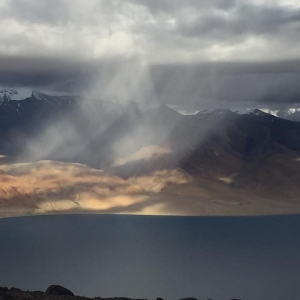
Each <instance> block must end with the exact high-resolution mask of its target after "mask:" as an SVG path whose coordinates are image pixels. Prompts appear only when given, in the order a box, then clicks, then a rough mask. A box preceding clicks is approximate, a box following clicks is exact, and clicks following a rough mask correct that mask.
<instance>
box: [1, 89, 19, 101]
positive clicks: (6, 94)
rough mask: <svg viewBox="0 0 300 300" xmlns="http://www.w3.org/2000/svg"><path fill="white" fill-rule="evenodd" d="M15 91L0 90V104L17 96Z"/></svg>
mask: <svg viewBox="0 0 300 300" xmlns="http://www.w3.org/2000/svg"><path fill="white" fill-rule="evenodd" d="M17 94H18V92H17V91H16V90H0V103H1V104H2V103H4V102H8V101H10V100H11V98H12V97H13V96H14V95H17Z"/></svg>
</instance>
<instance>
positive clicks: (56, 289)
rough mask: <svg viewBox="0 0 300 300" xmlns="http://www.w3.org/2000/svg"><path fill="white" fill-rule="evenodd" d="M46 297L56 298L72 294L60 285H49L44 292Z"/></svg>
mask: <svg viewBox="0 0 300 300" xmlns="http://www.w3.org/2000/svg"><path fill="white" fill-rule="evenodd" d="M45 294H46V295H56V296H74V294H73V293H72V292H71V291H70V290H68V289H66V288H64V287H63V286H60V285H50V286H49V287H48V288H47V290H46V292H45Z"/></svg>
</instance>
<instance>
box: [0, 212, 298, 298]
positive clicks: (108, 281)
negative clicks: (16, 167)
mask: <svg viewBox="0 0 300 300" xmlns="http://www.w3.org/2000/svg"><path fill="white" fill-rule="evenodd" d="M50 284H61V285H63V286H65V287H67V288H69V289H71V290H72V291H73V292H74V293H75V294H78V295H84V296H93V297H94V296H101V297H108V296H112V297H114V296H127V297H142V298H148V299H155V298H156V297H164V298H165V299H167V300H169V299H170V300H171V299H179V298H182V297H187V296H194V297H196V298H198V299H208V298H212V299H231V298H239V299H243V300H252V299H253V300H254V299H255V300H257V299H262V300H282V299H299V297H300V216H278V217H250V218H248V217H247V218H238V217H228V218H224V217H210V218H203V217H144V216H120V215H110V216H109V215H106V216H104V215H74V216H70V215H66V216H43V217H22V218H10V219H0V286H9V287H10V286H16V287H19V288H22V289H25V290H45V289H46V288H47V286H49V285H50Z"/></svg>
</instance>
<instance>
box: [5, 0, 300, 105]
mask: <svg viewBox="0 0 300 300" xmlns="http://www.w3.org/2000/svg"><path fill="white" fill-rule="evenodd" d="M0 26H1V29H2V30H1V34H0V69H1V76H0V85H1V86H28V87H47V88H48V89H50V90H51V89H53V90H61V91H73V92H74V91H75V92H78V91H80V90H81V89H82V88H87V87H91V86H93V85H95V82H97V80H98V78H99V76H100V77H101V78H102V79H103V73H104V71H105V74H110V75H109V76H110V78H114V77H115V76H117V77H118V76H119V70H118V66H119V64H120V63H121V66H122V65H123V64H124V61H125V63H126V64H127V63H128V61H129V62H130V61H134V62H136V61H138V62H139V64H141V65H145V64H147V65H148V66H149V70H150V73H153V74H156V73H155V72H157V70H158V69H160V70H159V73H161V74H164V77H163V78H162V79H163V81H161V78H160V79H159V80H158V79H157V77H153V81H154V83H153V86H154V90H155V91H156V92H158V91H159V90H164V91H166V90H169V89H171V90H172V89H173V90H176V89H177V90H178V84H176V82H177V79H179V78H177V77H176V76H177V75H174V74H171V75H170V76H169V79H170V80H168V79H167V78H166V77H165V73H166V72H169V71H168V70H169V68H170V65H171V66H172V67H174V66H175V67H176V72H175V73H176V74H178V72H179V74H180V72H182V66H184V68H183V69H185V71H184V72H183V76H185V78H182V77H181V79H182V80H181V83H180V85H181V86H183V83H184V84H186V85H185V87H184V89H183V90H180V93H179V94H183V96H181V98H180V99H182V98H183V97H184V98H186V99H190V98H193V97H195V98H197V99H198V100H199V99H200V100H199V101H201V99H203V98H205V97H206V94H207V93H208V92H206V90H207V87H205V86H207V85H210V86H214V87H212V89H213V90H214V91H213V92H210V93H208V95H207V98H215V99H220V98H222V99H225V100H226V101H230V100H231V99H232V98H235V97H233V95H231V93H232V92H231V90H232V88H233V86H232V83H231V84H229V83H228V82H232V81H236V80H238V81H239V80H240V79H239V76H237V75H235V78H233V77H230V76H229V77H228V76H226V79H225V80H224V76H223V77H222V79H220V78H219V77H218V76H219V70H222V72H221V73H222V74H223V73H224V66H226V65H228V63H231V64H230V68H229V72H231V73H232V70H234V71H235V73H243V74H249V73H251V74H252V75H251V76H250V77H251V78H252V79H251V80H250V83H251V84H254V85H255V84H256V82H257V83H258V85H261V84H262V83H261V82H262V81H261V79H263V85H264V86H266V88H263V89H267V90H268V89H269V87H271V86H274V85H275V86H276V85H277V83H278V78H275V77H276V76H275V77H274V68H275V69H276V70H277V71H276V72H279V73H280V74H282V73H284V74H291V72H293V75H285V76H283V77H284V78H283V81H281V80H279V81H280V82H281V83H280V84H281V85H283V86H284V82H289V81H290V79H291V78H294V77H295V76H296V75H295V74H298V69H299V66H300V63H299V61H298V59H299V58H300V57H299V54H298V53H300V43H299V40H300V5H299V2H298V1H297V0H249V1H246V0H211V1H208V0H203V1H197V0H187V1H179V0H173V1H168V0H160V1H158V0H157V1H154V0H141V1H137V0H127V1H121V0H114V1H111V0H86V1H84V2H82V1H81V0H72V1H71V0H53V1H39V0H26V1H25V0H4V1H1V3H0ZM291 61H292V63H291ZM209 63H211V65H210V67H209V69H207V66H206V67H204V68H203V67H202V66H203V64H209ZM178 64H180V67H178ZM195 64H197V66H196V67H197V68H198V70H200V69H201V70H202V71H196V73H197V74H196V75H199V74H198V73H199V72H200V73H201V76H200V77H195V66H194V65H195ZM232 64H233V65H235V66H238V67H233V68H232V67H231V66H232ZM249 64H253V65H249ZM135 65H136V63H135ZM166 65H167V66H166ZM191 66H192V67H191ZM199 66H200V67H199ZM274 66H275V67H274ZM121 68H122V69H123V67H121ZM187 69H188V71H187ZM291 69H292V70H291ZM153 70H154V71H153ZM203 70H204V71H205V70H208V72H204V71H203ZM130 71H131V70H129V71H128V72H129V73H130ZM134 72H135V68H133V70H132V73H130V76H132V77H133V76H135V74H133V73H134ZM186 72H187V73H188V74H187V73H186ZM276 72H275V73H276ZM225 73H228V70H227V69H226V68H225ZM261 73H263V74H264V75H263V76H260V75H256V76H254V75H253V74H261ZM99 74H100V75H99ZM268 74H272V75H270V76H269V75H268ZM223 75H224V74H223ZM126 76H128V75H126ZM174 76H175V79H174ZM178 76H179V75H178ZM193 76H194V77H193ZM280 76H282V75H279V77H280ZM290 76H292V77H290ZM297 76H298V75H297ZM297 76H296V77H297ZM179 77H180V76H179ZM262 77H263V78H262ZM228 78H229V79H228ZM253 78H254V79H253ZM297 78H298V77H297ZM200 79H201V80H200ZM199 80H200V81H201V85H202V88H203V89H202V90H201V91H198V92H197V91H196V90H197V87H198V86H199V84H196V85H195V83H194V84H193V82H196V83H197V82H198V81H199ZM242 81H243V80H242ZM101 82H102V81H101ZM224 82H225V83H224ZM270 82H271V83H270ZM174 84H175V85H174ZM241 84H242V88H241V89H237V92H239V91H240V90H244V83H241ZM228 85H229V86H228ZM224 86H225V87H224ZM173 87H174V88H173ZM187 87H189V88H188V90H189V93H188V94H184V93H186V90H187ZM258 88H260V87H258ZM223 89H224V92H223ZM191 90H194V91H193V92H192V95H191ZM267 90H266V91H263V92H261V93H258V94H259V95H258V96H256V95H255V97H254V98H255V99H256V101H260V100H261V99H264V97H267V96H268V94H269V92H268V91H267ZM289 90H290V88H289ZM294 90H295V91H294ZM298 92H299V91H298V89H297V87H296V86H294V85H293V87H292V88H291V91H289V94H292V95H293V96H292V98H293V99H295V97H297V96H295V95H298ZM228 93H229V94H228ZM173 94H174V93H173ZM213 94H214V95H213ZM217 94H218V96H217V97H216V95H217ZM244 96H245V95H243V94H242V95H241V97H242V98H244ZM155 97H156V98H166V95H160V94H156V95H154V98H155ZM168 97H169V96H168ZM173 98H174V97H173ZM177 98H178V97H177ZM180 99H179V98H178V99H175V102H178V101H180ZM245 100H246V101H247V99H245ZM193 101H194V100H193ZM193 101H192V102H193ZM276 101H277V100H276ZM286 101H289V100H286ZM293 102H295V101H294V100H293Z"/></svg>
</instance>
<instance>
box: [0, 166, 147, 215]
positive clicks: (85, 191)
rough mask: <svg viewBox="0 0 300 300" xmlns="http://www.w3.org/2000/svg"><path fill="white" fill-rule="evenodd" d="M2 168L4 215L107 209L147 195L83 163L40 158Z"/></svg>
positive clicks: (0, 203) (0, 210)
mask: <svg viewBox="0 0 300 300" xmlns="http://www.w3.org/2000/svg"><path fill="white" fill-rule="evenodd" d="M0 169H1V173H0V182H1V186H0V214H1V215H18V214H39V213H60V212H86V211H97V212H108V211H109V210H110V209H112V208H117V207H124V206H128V205H132V204H136V203H139V202H140V201H142V200H144V199H145V198H146V197H148V194H147V192H146V191H145V190H143V189H142V188H140V187H139V186H137V185H135V184H132V183H129V182H126V181H125V180H123V179H121V178H120V177H117V176H112V175H108V174H106V173H104V172H102V171H100V170H95V169H91V168H88V167H87V166H85V165H82V164H71V163H69V164H68V163H62V162H53V161H40V162H36V163H15V164H13V163H12V164H3V165H1V166H0Z"/></svg>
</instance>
